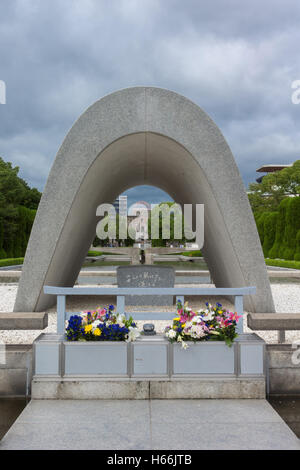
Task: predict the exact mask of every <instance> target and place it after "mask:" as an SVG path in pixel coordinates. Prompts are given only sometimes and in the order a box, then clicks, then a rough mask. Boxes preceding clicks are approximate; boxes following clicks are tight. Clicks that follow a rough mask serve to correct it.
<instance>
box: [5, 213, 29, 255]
mask: <svg viewBox="0 0 300 470" xmlns="http://www.w3.org/2000/svg"><path fill="white" fill-rule="evenodd" d="M35 214H36V211H35V210H34V209H28V208H27V207H24V206H18V207H17V208H16V211H15V215H14V225H13V227H14V229H13V230H12V229H11V227H12V226H11V227H10V232H9V233H8V232H7V233H6V228H5V227H6V226H5V219H4V220H1V219H0V259H6V258H9V259H11V258H19V257H22V256H24V255H25V252H26V248H27V244H28V240H29V237H30V232H31V228H32V225H33V222H34V218H35Z"/></svg>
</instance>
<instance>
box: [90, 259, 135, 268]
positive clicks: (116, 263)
mask: <svg viewBox="0 0 300 470" xmlns="http://www.w3.org/2000/svg"><path fill="white" fill-rule="evenodd" d="M129 264H130V262H129V261H101V260H100V261H95V262H94V263H90V262H87V263H83V265H82V267H83V268H96V267H97V266H123V265H129Z"/></svg>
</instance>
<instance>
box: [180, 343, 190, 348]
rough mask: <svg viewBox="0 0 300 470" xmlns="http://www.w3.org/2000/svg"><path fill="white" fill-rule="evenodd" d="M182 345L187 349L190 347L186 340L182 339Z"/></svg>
mask: <svg viewBox="0 0 300 470" xmlns="http://www.w3.org/2000/svg"><path fill="white" fill-rule="evenodd" d="M181 347H182V349H187V348H188V347H189V345H188V344H187V343H186V342H185V341H182V343H181Z"/></svg>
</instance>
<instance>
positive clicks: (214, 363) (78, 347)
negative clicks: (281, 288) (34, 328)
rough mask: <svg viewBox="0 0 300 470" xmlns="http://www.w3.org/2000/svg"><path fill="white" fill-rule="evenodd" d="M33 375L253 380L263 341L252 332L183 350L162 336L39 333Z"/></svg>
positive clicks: (261, 362)
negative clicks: (75, 337) (73, 337)
mask: <svg viewBox="0 0 300 470" xmlns="http://www.w3.org/2000/svg"><path fill="white" fill-rule="evenodd" d="M34 358H35V359H34V374H35V376H44V377H45V376H59V377H66V378H67V377H73V376H75V377H78V376H85V377H87V376H97V377H99V376H100V377H101V376H102V377H127V378H128V377H133V378H136V379H138V378H139V377H143V378H145V377H150V378H151V377H169V378H172V377H174V378H175V377H185V376H186V377H191V376H192V377H201V376H227V377H239V376H241V377H253V376H264V374H265V343H264V341H263V340H262V339H261V338H259V337H258V336H256V335H255V334H243V335H240V336H239V337H238V338H237V340H236V341H234V344H233V345H232V346H231V347H228V346H227V345H226V344H225V343H224V342H221V341H220V342H219V341H203V342H198V343H192V342H191V343H189V348H188V349H186V350H184V349H182V347H181V345H180V344H178V343H177V344H176V343H174V344H171V343H169V342H168V341H167V339H166V338H164V337H163V336H160V335H157V336H153V337H150V336H149V337H141V338H140V339H138V340H137V341H135V342H133V343H126V342H114V341H95V342H92V341H91V342H69V341H65V339H64V337H63V336H59V335H55V334H42V335H41V336H40V337H39V338H38V339H37V340H36V341H35V342H34Z"/></svg>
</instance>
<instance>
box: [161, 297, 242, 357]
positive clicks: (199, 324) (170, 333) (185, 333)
mask: <svg viewBox="0 0 300 470" xmlns="http://www.w3.org/2000/svg"><path fill="white" fill-rule="evenodd" d="M205 305H206V309H205V310H198V311H197V312H193V311H192V309H191V308H189V307H188V303H187V302H186V303H185V304H184V305H182V303H181V302H180V301H179V302H177V317H176V318H174V319H173V324H172V325H171V326H168V327H167V328H166V329H165V334H166V336H167V338H168V339H169V341H170V342H172V343H174V342H178V343H181V345H182V347H183V348H184V349H186V348H187V347H188V344H187V341H194V342H196V341H225V343H226V344H227V345H228V346H231V345H232V342H233V340H234V338H236V337H237V332H236V325H237V322H238V320H239V318H241V315H238V314H237V313H236V312H235V313H233V312H229V311H228V310H226V309H224V308H222V305H221V304H220V303H217V304H216V306H215V307H213V306H212V305H211V304H209V303H208V302H206V304H205Z"/></svg>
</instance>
